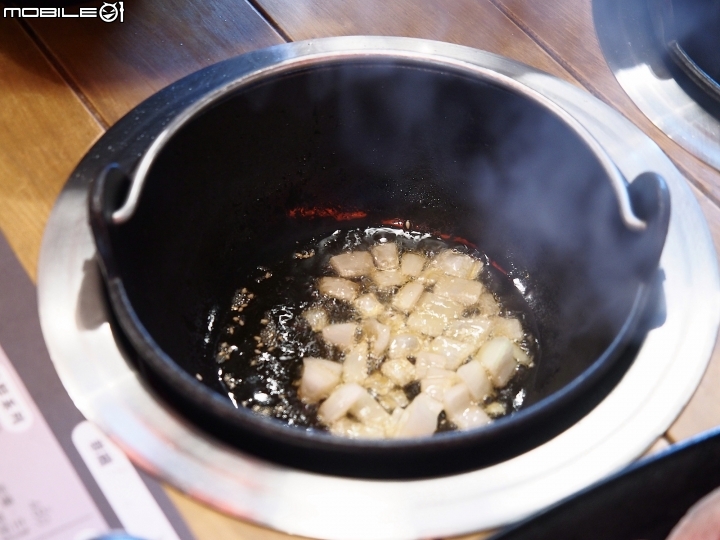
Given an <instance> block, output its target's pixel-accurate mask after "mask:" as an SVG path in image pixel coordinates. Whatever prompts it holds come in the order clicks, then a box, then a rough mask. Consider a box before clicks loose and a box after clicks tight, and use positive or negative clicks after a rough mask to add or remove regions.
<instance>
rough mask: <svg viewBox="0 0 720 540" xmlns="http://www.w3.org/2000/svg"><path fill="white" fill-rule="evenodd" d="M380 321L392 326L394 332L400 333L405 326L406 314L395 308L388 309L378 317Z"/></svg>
mask: <svg viewBox="0 0 720 540" xmlns="http://www.w3.org/2000/svg"><path fill="white" fill-rule="evenodd" d="M377 319H378V321H380V322H381V323H383V324H386V325H387V326H389V327H390V330H391V331H392V332H393V333H396V334H397V333H399V332H401V331H402V330H403V329H404V328H405V315H403V314H402V313H399V312H397V311H395V310H394V309H388V310H386V311H383V312H382V313H381V314H380V315H378V317H377Z"/></svg>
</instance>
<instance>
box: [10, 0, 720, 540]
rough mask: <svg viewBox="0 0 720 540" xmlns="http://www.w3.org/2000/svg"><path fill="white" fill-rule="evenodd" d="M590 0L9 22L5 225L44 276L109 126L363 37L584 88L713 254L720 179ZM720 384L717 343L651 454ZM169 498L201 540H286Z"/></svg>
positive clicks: (303, 3)
mask: <svg viewBox="0 0 720 540" xmlns="http://www.w3.org/2000/svg"><path fill="white" fill-rule="evenodd" d="M590 1H591V0H553V2H547V1H546V0H453V1H452V2H451V1H449V0H406V1H403V2H388V1H387V0H382V1H380V0H249V1H246V0H215V1H213V2H206V1H199V0H198V1H195V2H191V1H188V0H185V1H182V0H126V1H125V15H124V18H125V21H124V22H123V23H117V22H116V23H109V24H108V23H104V22H101V21H100V20H99V19H24V20H19V19H4V18H0V229H1V230H2V232H3V233H4V234H5V236H6V237H7V239H8V241H9V242H10V244H11V246H12V247H13V249H14V250H15V252H16V254H17V255H18V257H19V259H20V261H21V263H22V265H23V267H24V268H25V270H26V271H27V273H28V274H29V275H30V276H31V278H32V279H35V277H36V267H37V260H38V253H39V249H40V242H41V236H42V232H43V228H44V226H45V223H46V221H47V218H48V215H49V213H50V210H51V208H52V205H53V203H54V201H55V198H56V197H57V195H58V193H59V192H60V190H61V188H62V186H63V184H64V183H65V180H66V179H67V178H68V176H69V175H70V173H71V171H72V170H73V168H74V167H75V165H76V164H77V163H78V161H79V160H80V158H81V157H82V156H83V155H84V154H85V153H86V152H87V151H88V149H89V148H90V147H91V146H92V144H93V143H94V142H95V141H96V140H97V139H98V138H99V137H100V136H101V135H102V134H103V133H104V131H105V130H106V129H107V128H108V126H110V125H112V124H113V123H114V122H116V121H117V120H118V119H119V118H120V117H121V116H122V115H123V114H125V113H126V112H128V111H129V110H130V109H131V108H132V107H134V106H135V105H137V104H138V103H139V102H140V101H142V100H143V99H145V98H146V97H148V96H150V95H151V94H152V93H154V92H155V91H157V90H159V89H160V88H162V87H164V86H166V85H167V84H169V83H171V82H173V81H175V80H177V79H179V78H180V77H182V76H184V75H187V74H189V73H191V72H193V71H195V70H197V69H199V68H201V67H204V66H207V65H209V64H212V63H214V62H217V61H219V60H223V59H225V58H229V57H231V56H235V55H238V54H242V53H244V52H247V51H251V50H254V49H258V48H262V47H267V46H270V45H275V44H278V43H283V42H286V41H296V40H304V39H312V38H319V37H327V36H338V35H360V34H364V35H388V36H412V37H421V38H428V39H436V40H442V41H448V42H452V43H459V44H462V45H467V46H471V47H475V48H478V49H484V50H488V51H491V52H494V53H498V54H501V55H504V56H507V57H510V58H512V59H515V60H519V61H522V62H524V63H526V64H529V65H531V66H534V67H536V68H539V69H542V70H544V71H547V72H549V73H551V74H553V75H556V76H557V77H560V78H562V79H564V80H566V81H569V82H571V83H572V84H575V85H577V86H579V87H583V88H585V89H586V90H587V91H589V92H591V93H592V94H593V95H595V96H596V97H598V98H599V99H601V100H603V101H605V102H606V103H609V104H611V105H612V106H614V107H615V108H616V109H618V110H619V111H620V112H622V113H623V114H624V115H625V116H626V117H627V118H629V119H630V120H631V121H633V122H634V123H635V124H636V125H637V126H639V127H640V128H641V129H642V130H643V131H644V132H645V133H647V134H648V135H649V136H650V137H651V138H652V139H653V140H654V141H655V142H657V143H658V145H659V146H660V147H661V148H662V149H663V150H664V151H665V152H666V153H667V154H668V155H669V157H670V158H671V159H672V160H673V162H674V163H675V165H676V166H677V167H678V169H679V170H680V171H681V172H682V173H683V174H684V175H685V177H686V178H687V180H688V182H689V183H690V185H691V187H692V189H693V191H694V193H695V195H696V197H697V199H698V201H699V203H700V205H701V207H702V209H703V212H704V213H705V216H706V218H707V220H708V223H709V225H710V229H711V231H712V234H713V239H714V242H715V245H716V248H717V247H718V246H720V172H718V171H717V170H715V169H713V168H712V167H710V166H708V165H706V164H704V163H702V162H701V161H699V160H698V159H696V158H695V157H693V156H692V155H691V154H689V153H688V152H686V151H685V150H683V149H682V148H680V147H679V146H678V145H677V144H675V143H674V142H673V141H671V140H670V139H669V138H668V137H666V136H665V135H664V134H663V133H662V132H660V131H659V130H658V129H657V128H656V127H655V126H654V125H653V124H652V123H651V122H650V121H649V120H647V119H646V118H645V117H644V116H643V115H642V113H641V112H640V111H639V110H638V109H637V107H635V105H634V104H633V103H632V102H631V101H630V99H629V98H628V97H627V96H626V95H625V93H624V92H623V90H622V88H621V87H620V86H619V85H618V83H617V82H616V80H615V78H614V77H613V75H612V73H611V71H610V70H609V68H608V67H607V65H606V64H605V61H604V60H603V57H602V53H601V51H600V47H599V45H598V40H597V37H596V35H595V32H594V28H593V21H592V11H591V5H590ZM0 5H2V4H0ZM87 5H88V6H93V7H98V6H99V5H100V3H99V2H91V3H88V4H87ZM73 9H76V8H73ZM0 294H2V293H1V292H0ZM718 387H720V348H719V347H718V346H717V345H716V347H715V351H714V352H713V357H712V361H711V363H710V366H709V368H708V370H707V372H706V374H705V376H704V378H703V381H702V383H701V384H700V387H699V388H698V390H697V391H696V393H695V395H694V396H693V398H692V400H691V401H690V403H689V404H688V405H687V407H686V408H685V410H684V411H683V412H682V414H681V415H680V416H679V417H678V418H677V420H676V421H675V423H674V424H673V425H672V426H671V427H670V429H669V430H668V431H667V432H666V434H665V436H664V437H663V438H662V439H660V440H659V441H657V443H656V444H655V445H654V446H653V448H652V449H657V448H661V447H664V446H667V444H670V443H672V442H675V441H679V440H682V439H685V438H687V437H690V436H692V435H694V434H696V433H699V432H700V431H703V430H706V429H708V428H710V427H713V426H715V425H718V424H720V395H719V394H718V393H717V392H716V389H717V388H718ZM652 449H651V450H652ZM168 492H169V493H170V496H171V497H172V499H173V500H174V501H175V503H176V504H177V505H178V507H179V509H180V511H181V512H182V514H183V515H184V517H185V518H186V520H187V522H188V524H189V526H190V528H191V529H192V530H193V532H194V533H195V534H196V535H197V537H198V538H199V539H200V540H210V539H213V540H218V539H220V540H222V539H225V538H228V539H229V538H247V539H250V538H253V539H267V540H270V539H281V538H288V536H286V535H283V534H280V533H276V532H272V531H268V530H265V529H262V528H259V527H256V526H253V525H250V524H247V523H243V522H241V521H237V520H234V519H232V518H229V517H226V516H223V515H221V514H219V513H217V512H215V511H213V510H210V509H208V508H205V507H203V506H201V505H199V504H198V503H196V502H194V501H192V500H190V499H188V498H187V497H185V496H184V495H182V494H180V493H178V492H176V491H174V490H172V489H170V488H168ZM485 536H486V534H485V533H482V532H478V534H476V535H472V536H469V537H467V538H483V537H485Z"/></svg>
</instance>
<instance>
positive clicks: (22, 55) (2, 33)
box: [0, 20, 102, 294]
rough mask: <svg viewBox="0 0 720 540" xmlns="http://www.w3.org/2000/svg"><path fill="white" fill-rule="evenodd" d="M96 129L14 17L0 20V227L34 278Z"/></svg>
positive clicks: (98, 131)
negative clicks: (64, 191)
mask: <svg viewBox="0 0 720 540" xmlns="http://www.w3.org/2000/svg"><path fill="white" fill-rule="evenodd" d="M101 134H102V128H101V127H100V125H98V123H97V122H96V120H95V119H94V118H93V116H92V115H91V114H90V112H89V111H88V110H87V109H86V108H85V107H84V106H83V104H82V102H81V100H80V99H79V98H78V97H77V95H75V94H74V93H73V91H72V90H71V89H70V88H69V87H68V86H67V85H66V84H65V82H64V81H63V80H62V78H61V77H60V75H58V73H57V72H56V71H55V70H54V69H53V67H52V66H51V65H50V63H48V61H47V59H46V58H45V57H44V56H43V54H42V53H41V52H40V50H39V49H38V48H37V47H36V46H35V45H34V44H33V42H32V40H31V39H30V38H29V37H28V36H27V34H26V33H25V32H24V31H23V29H22V28H21V27H20V25H19V24H18V23H17V22H16V21H8V20H3V21H2V22H0V229H2V232H3V233H4V234H5V236H6V237H7V239H8V241H9V243H10V245H11V246H12V248H13V250H14V251H15V253H16V254H17V256H18V258H19V259H20V262H21V263H22V265H23V268H25V270H26V271H27V273H28V274H29V275H30V276H31V277H32V278H33V279H34V278H35V271H36V266H37V259H38V255H39V253H40V242H41V240H42V232H43V229H44V228H45V222H46V221H47V218H48V216H49V214H50V210H51V208H52V205H53V203H54V202H55V198H56V197H57V195H58V193H59V192H60V189H61V188H62V186H63V184H64V183H65V180H67V178H68V176H69V175H70V173H71V172H72V170H73V168H74V167H75V164H76V163H77V162H78V161H79V160H80V158H81V157H82V156H83V154H84V153H85V152H86V151H87V150H88V148H90V146H91V145H92V143H93V142H95V140H96V139H97V138H98V137H99V136H100V135H101ZM0 294H2V293H1V292H0Z"/></svg>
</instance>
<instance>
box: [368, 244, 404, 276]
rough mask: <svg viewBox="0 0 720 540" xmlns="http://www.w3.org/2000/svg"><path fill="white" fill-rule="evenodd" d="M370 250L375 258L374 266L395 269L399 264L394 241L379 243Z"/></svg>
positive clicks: (382, 268) (381, 268)
mask: <svg viewBox="0 0 720 540" xmlns="http://www.w3.org/2000/svg"><path fill="white" fill-rule="evenodd" d="M370 251H371V252H372V256H373V259H375V266H377V267H378V268H379V269H380V270H396V269H397V268H398V266H400V261H399V260H398V251H397V245H396V244H395V243H394V242H387V243H385V244H379V245H377V246H374V247H373V248H372V249H371V250H370Z"/></svg>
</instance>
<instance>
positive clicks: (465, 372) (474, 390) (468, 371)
mask: <svg viewBox="0 0 720 540" xmlns="http://www.w3.org/2000/svg"><path fill="white" fill-rule="evenodd" d="M457 374H458V376H459V377H460V378H461V379H462V380H463V382H464V383H465V384H466V385H467V387H468V390H469V391H470V395H471V396H472V397H473V399H474V400H475V401H482V400H484V399H485V398H486V397H487V396H489V395H490V394H492V393H493V386H492V382H491V381H490V377H489V376H488V374H487V371H485V368H484V367H482V364H480V362H478V361H477V360H470V361H469V362H468V363H467V364H465V365H462V366H460V367H459V368H458V370H457Z"/></svg>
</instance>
